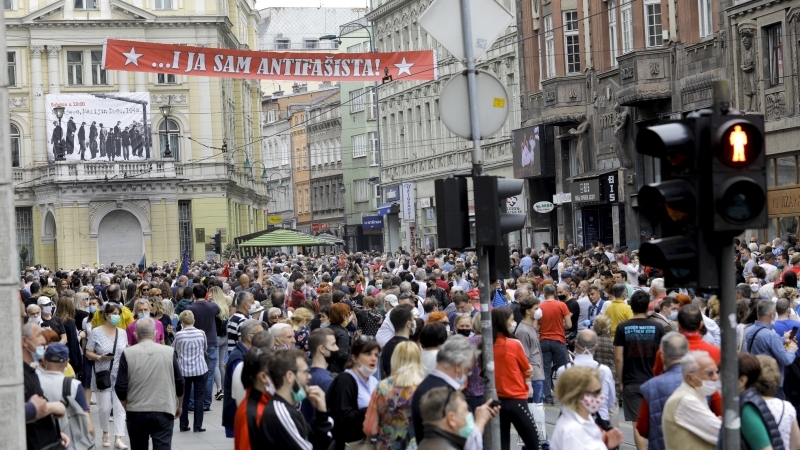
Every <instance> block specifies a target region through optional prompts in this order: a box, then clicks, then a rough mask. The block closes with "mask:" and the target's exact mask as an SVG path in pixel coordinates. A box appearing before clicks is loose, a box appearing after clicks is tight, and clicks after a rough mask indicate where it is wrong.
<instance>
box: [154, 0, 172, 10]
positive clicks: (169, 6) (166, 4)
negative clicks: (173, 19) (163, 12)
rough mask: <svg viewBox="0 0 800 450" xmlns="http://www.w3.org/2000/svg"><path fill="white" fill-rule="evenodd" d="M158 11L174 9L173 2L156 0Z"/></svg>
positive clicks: (170, 0)
mask: <svg viewBox="0 0 800 450" xmlns="http://www.w3.org/2000/svg"><path fill="white" fill-rule="evenodd" d="M155 1H156V9H172V0H155Z"/></svg>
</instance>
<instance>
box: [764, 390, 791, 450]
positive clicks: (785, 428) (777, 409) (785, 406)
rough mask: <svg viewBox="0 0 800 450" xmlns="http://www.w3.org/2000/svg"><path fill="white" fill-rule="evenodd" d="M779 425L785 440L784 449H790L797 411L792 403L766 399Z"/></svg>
mask: <svg viewBox="0 0 800 450" xmlns="http://www.w3.org/2000/svg"><path fill="white" fill-rule="evenodd" d="M764 401H765V402H766V403H767V407H768V408H769V412H771V413H772V417H774V418H775V422H777V423H778V431H780V432H781V439H782V440H783V448H787V449H788V448H790V447H789V442H790V441H791V438H792V423H794V421H795V419H797V411H796V410H795V409H794V406H792V404H791V403H789V402H787V401H784V400H781V399H779V398H770V399H764Z"/></svg>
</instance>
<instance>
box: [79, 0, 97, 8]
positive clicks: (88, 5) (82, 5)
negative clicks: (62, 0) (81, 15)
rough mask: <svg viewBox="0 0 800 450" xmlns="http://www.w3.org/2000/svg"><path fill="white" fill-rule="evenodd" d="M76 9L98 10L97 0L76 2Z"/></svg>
mask: <svg viewBox="0 0 800 450" xmlns="http://www.w3.org/2000/svg"><path fill="white" fill-rule="evenodd" d="M75 9H97V0H75Z"/></svg>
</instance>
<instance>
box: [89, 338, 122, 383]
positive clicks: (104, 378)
mask: <svg viewBox="0 0 800 450" xmlns="http://www.w3.org/2000/svg"><path fill="white" fill-rule="evenodd" d="M118 334H119V328H115V331H114V349H113V350H111V353H112V354H114V355H116V354H117V335H118ZM94 367H96V365H95V366H93V367H92V370H94V379H95V384H96V385H97V389H98V390H100V391H105V390H106V389H111V370H112V369H113V368H114V360H113V359H112V360H111V366H109V368H108V370H101V371H100V372H98V371H97V370H95V369H94Z"/></svg>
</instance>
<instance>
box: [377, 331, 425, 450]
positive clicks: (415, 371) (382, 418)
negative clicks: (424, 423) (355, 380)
mask: <svg viewBox="0 0 800 450" xmlns="http://www.w3.org/2000/svg"><path fill="white" fill-rule="evenodd" d="M423 370H424V369H423V367H422V356H421V353H420V351H419V347H418V346H417V345H416V344H414V343H413V342H409V341H406V342H401V343H400V344H398V345H397V347H395V349H394V352H393V353H392V376H390V377H388V378H385V379H384V380H383V381H381V382H380V383H379V384H378V387H377V389H375V392H373V393H372V398H371V399H370V402H369V406H368V407H367V416H366V418H365V420H364V435H366V436H371V437H374V438H375V439H376V442H375V446H376V448H377V449H378V450H395V449H406V448H415V447H416V439H415V437H414V427H413V426H411V425H412V423H413V421H412V418H411V398H412V397H413V396H414V392H415V391H416V390H417V386H419V384H420V383H422V380H423V378H425V375H424V372H423Z"/></svg>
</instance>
